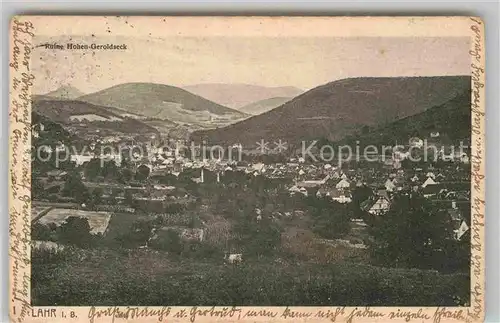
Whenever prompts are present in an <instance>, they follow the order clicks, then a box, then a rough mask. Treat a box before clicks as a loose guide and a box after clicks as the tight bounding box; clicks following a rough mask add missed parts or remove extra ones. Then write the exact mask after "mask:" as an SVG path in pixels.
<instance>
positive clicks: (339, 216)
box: [307, 196, 352, 239]
mask: <svg viewBox="0 0 500 323" xmlns="http://www.w3.org/2000/svg"><path fill="white" fill-rule="evenodd" d="M307 203H308V206H309V210H310V212H311V215H312V217H313V221H314V223H313V231H314V232H315V233H317V234H318V235H320V236H321V237H322V238H325V239H335V238H339V237H341V236H343V235H345V234H347V233H348V232H349V230H350V221H351V217H352V215H351V210H350V208H349V206H348V205H346V204H340V203H337V202H334V201H332V200H331V199H330V198H328V197H321V198H317V197H315V196H311V197H308V198H307Z"/></svg>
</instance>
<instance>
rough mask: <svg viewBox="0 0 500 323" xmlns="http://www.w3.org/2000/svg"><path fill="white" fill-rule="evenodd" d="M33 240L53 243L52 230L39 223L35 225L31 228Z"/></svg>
mask: <svg viewBox="0 0 500 323" xmlns="http://www.w3.org/2000/svg"><path fill="white" fill-rule="evenodd" d="M31 239H32V240H41V241H51V240H52V229H51V228H50V227H49V226H47V225H44V224H41V223H39V222H36V223H33V225H32V226H31Z"/></svg>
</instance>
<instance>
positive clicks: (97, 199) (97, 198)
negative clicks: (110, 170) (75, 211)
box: [90, 187, 103, 206]
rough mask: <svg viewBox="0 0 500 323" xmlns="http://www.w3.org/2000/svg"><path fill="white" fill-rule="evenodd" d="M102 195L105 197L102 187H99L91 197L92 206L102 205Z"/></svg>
mask: <svg viewBox="0 0 500 323" xmlns="http://www.w3.org/2000/svg"><path fill="white" fill-rule="evenodd" d="M102 195H103V190H102V188H100V187H97V188H96V189H94V190H93V191H92V194H91V196H90V202H91V203H92V205H94V206H95V205H99V204H102Z"/></svg>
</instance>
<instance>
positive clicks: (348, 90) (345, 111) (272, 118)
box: [191, 76, 471, 146]
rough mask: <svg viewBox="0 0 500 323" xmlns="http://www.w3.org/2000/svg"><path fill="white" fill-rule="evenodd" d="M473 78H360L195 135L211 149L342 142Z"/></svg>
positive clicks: (438, 100) (452, 93) (442, 98)
mask: <svg viewBox="0 0 500 323" xmlns="http://www.w3.org/2000/svg"><path fill="white" fill-rule="evenodd" d="M470 80H471V79H470V76H436V77H360V78H349V79H344V80H339V81H334V82H331V83H327V84H324V85H321V86H318V87H316V88H314V89H312V90H310V91H308V92H306V93H304V94H302V95H299V96H298V97H296V98H294V99H293V100H291V101H289V102H287V103H285V104H284V105H282V106H280V107H278V108H275V109H273V110H271V111H269V112H266V113H264V114H261V115H258V116H254V117H251V118H249V119H247V120H244V121H241V122H238V123H236V124H232V125H229V126H227V127H225V128H220V129H214V130H206V131H196V132H194V133H193V134H192V136H191V138H192V139H193V140H195V141H201V140H206V141H207V142H208V143H210V144H214V143H217V144H234V143H242V144H243V145H244V146H254V145H255V143H256V142H258V141H260V140H262V139H263V140H267V141H271V140H278V139H281V140H284V141H289V142H290V141H291V142H298V141H302V140H311V139H320V138H325V139H327V140H330V141H338V140H341V139H342V138H344V137H346V136H348V135H350V134H353V133H356V132H357V131H359V129H360V128H361V127H363V126H370V127H377V126H382V125H384V124H389V123H391V122H394V121H396V120H399V119H402V118H405V117H408V116H411V115H415V114H418V113H421V112H423V111H425V110H426V109H429V108H431V107H434V106H439V105H441V104H443V103H445V102H447V101H449V100H451V99H452V98H454V97H456V96H457V95H458V94H459V93H462V92H463V91H464V90H467V89H470Z"/></svg>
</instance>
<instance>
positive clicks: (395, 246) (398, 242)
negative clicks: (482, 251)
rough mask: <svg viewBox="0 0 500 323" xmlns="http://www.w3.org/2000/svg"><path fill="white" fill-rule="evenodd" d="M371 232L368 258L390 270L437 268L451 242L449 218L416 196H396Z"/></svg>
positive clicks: (451, 228)
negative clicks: (370, 252) (371, 238)
mask: <svg viewBox="0 0 500 323" xmlns="http://www.w3.org/2000/svg"><path fill="white" fill-rule="evenodd" d="M371 233H372V236H373V239H374V240H373V242H372V246H371V247H372V248H371V250H372V257H373V258H374V260H375V261H376V262H378V263H379V264H381V265H383V266H390V267H412V268H422V269H430V268H433V269H440V268H441V264H442V263H443V257H444V256H445V255H446V253H447V250H448V249H449V247H450V246H451V245H452V242H455V241H453V240H454V238H453V226H452V223H451V218H450V217H449V215H448V214H447V213H446V212H445V211H441V210H436V208H434V207H433V206H432V205H431V204H430V203H429V201H428V200H427V199H426V198H424V197H423V196H421V195H418V194H416V193H411V194H410V193H407V194H398V195H396V196H395V197H394V200H393V203H392V205H391V208H390V209H389V211H388V212H387V213H386V214H385V215H384V216H382V217H381V218H379V219H378V221H376V222H375V223H374V225H373V227H372V229H371Z"/></svg>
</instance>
